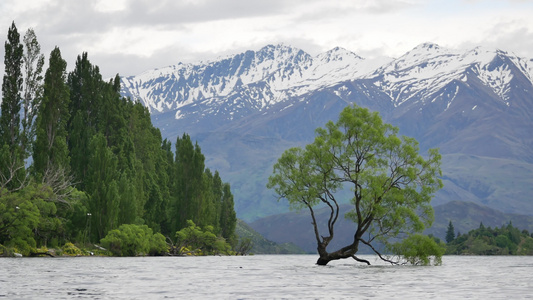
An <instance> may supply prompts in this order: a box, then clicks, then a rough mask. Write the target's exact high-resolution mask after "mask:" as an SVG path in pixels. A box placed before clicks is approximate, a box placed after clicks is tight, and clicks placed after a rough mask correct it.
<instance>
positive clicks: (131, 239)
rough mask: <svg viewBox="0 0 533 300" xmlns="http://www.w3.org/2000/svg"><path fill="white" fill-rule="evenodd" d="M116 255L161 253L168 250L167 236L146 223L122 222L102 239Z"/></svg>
mask: <svg viewBox="0 0 533 300" xmlns="http://www.w3.org/2000/svg"><path fill="white" fill-rule="evenodd" d="M101 244H102V246H103V247H105V248H107V249H108V250H110V251H111V252H112V253H113V254H114V255H116V256H139V255H141V256H142V255H161V254H164V253H166V252H167V244H166V242H165V237H164V236H163V235H162V234H160V233H156V234H154V233H153V232H152V229H150V228H148V226H146V225H135V224H122V225H120V227H119V228H118V229H114V230H111V231H110V232H109V233H108V234H107V235H106V237H105V238H103V239H102V240H101Z"/></svg>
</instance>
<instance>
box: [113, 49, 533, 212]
mask: <svg viewBox="0 0 533 300" xmlns="http://www.w3.org/2000/svg"><path fill="white" fill-rule="evenodd" d="M122 88H123V89H122V93H123V95H126V96H129V97H131V98H132V99H134V100H136V101H141V102H142V103H143V104H144V105H146V106H147V107H148V109H149V110H150V111H151V113H152V116H153V117H152V119H153V122H154V124H155V125H156V126H158V127H159V128H161V130H162V134H163V136H164V137H166V138H169V139H170V140H171V141H174V140H175V139H176V137H177V136H178V135H181V134H182V133H183V132H187V133H189V134H190V135H191V136H192V138H193V139H196V140H197V141H198V142H199V144H200V146H201V147H202V152H203V153H204V154H205V155H206V158H207V165H208V166H209V167H210V168H212V169H217V170H219V171H220V173H221V175H222V176H223V178H224V180H225V181H229V182H230V183H231V185H232V190H233V192H234V194H235V201H236V211H237V214H238V216H239V217H240V218H243V219H245V220H247V221H252V220H255V219H257V218H259V217H264V216H268V215H273V214H276V213H282V212H286V211H287V206H286V204H284V203H283V202H279V203H278V202H277V201H276V198H275V195H273V192H272V191H268V190H267V189H266V188H265V184H266V179H267V178H268V176H269V174H270V173H271V170H272V169H271V168H272V165H273V163H274V162H275V160H276V159H277V158H278V157H279V156H280V155H281V153H282V152H283V151H284V150H285V149H287V148H289V147H292V146H302V145H305V144H306V143H309V142H310V141H312V139H313V137H314V129H315V128H317V127H319V126H323V125H324V124H325V123H326V122H327V121H328V120H336V119H337V117H338V114H339V112H340V111H341V110H342V109H343V108H344V107H345V106H346V105H349V104H351V103H356V104H357V105H360V106H363V107H368V108H369V109H371V110H376V111H379V112H380V114H381V115H382V117H383V118H384V119H385V121H386V122H389V123H392V124H393V125H395V126H398V127H399V128H400V132H401V133H402V134H405V135H409V136H412V137H415V138H416V139H417V140H418V141H419V142H420V144H421V148H422V150H423V151H425V150H427V149H428V148H433V147H439V148H440V151H441V153H442V154H443V165H442V169H443V173H444V174H443V180H444V183H445V188H444V189H443V190H442V191H440V192H439V193H438V194H437V196H436V198H435V202H434V204H435V205H440V204H444V203H446V202H449V201H455V200H460V201H470V202H476V203H479V204H483V205H487V206H489V207H491V208H495V209H498V210H501V211H504V212H508V213H524V214H529V215H533V199H531V196H530V195H531V194H532V193H533V185H532V184H531V182H532V180H533V133H532V128H533V93H532V92H533V61H532V60H531V59H526V58H520V57H517V56H515V55H513V54H510V53H507V52H504V51H501V50H493V49H483V48H475V49H472V50H469V51H463V52H459V51H452V50H449V49H444V48H442V47H439V46H438V45H435V44H431V43H425V44H421V45H419V46H417V47H415V48H414V49H413V50H411V51H409V52H407V53H406V54H404V55H403V56H401V57H399V58H396V59H380V60H366V59H364V58H361V57H359V56H357V55H356V54H354V53H352V52H350V51H347V50H345V49H341V48H335V49H332V50H330V51H328V52H326V53H322V54H319V55H317V56H311V55H310V54H308V53H306V52H304V51H303V50H301V49H297V48H293V47H289V46H285V45H277V46H272V45H269V46H266V47H264V48H262V49H260V50H258V51H246V52H244V53H241V54H237V55H234V56H230V57H227V58H222V59H219V60H214V61H210V62H202V63H198V64H179V65H176V66H170V67H166V68H161V69H155V70H150V71H147V72H145V73H143V74H140V75H138V76H132V77H124V78H122Z"/></svg>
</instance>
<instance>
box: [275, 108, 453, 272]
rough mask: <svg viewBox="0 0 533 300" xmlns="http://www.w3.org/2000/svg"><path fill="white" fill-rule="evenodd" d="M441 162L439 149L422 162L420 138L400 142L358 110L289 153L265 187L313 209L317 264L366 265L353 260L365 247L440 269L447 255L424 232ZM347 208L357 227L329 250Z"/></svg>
mask: <svg viewBox="0 0 533 300" xmlns="http://www.w3.org/2000/svg"><path fill="white" fill-rule="evenodd" d="M440 159H441V157H440V154H439V152H438V150H437V149H430V150H429V152H428V156H427V158H424V157H422V156H421V155H420V154H419V147H418V142H417V141H416V140H415V139H413V138H410V137H405V136H398V128H396V127H394V126H392V125H390V124H386V123H384V122H383V121H382V119H381V117H380V116H379V115H378V113H376V112H370V111H369V110H368V109H365V108H361V107H358V106H355V105H354V106H348V107H346V108H345V109H344V110H343V111H342V112H341V113H340V116H339V119H338V121H337V122H336V123H334V122H332V121H330V122H328V123H327V124H326V126H325V128H318V129H317V130H316V137H315V140H314V142H313V143H311V144H308V145H307V146H306V147H305V148H291V149H288V150H287V151H285V152H284V153H283V154H282V156H281V157H280V158H279V159H278V161H277V163H276V164H275V165H274V169H273V174H272V175H271V176H270V177H269V182H268V185H267V186H268V187H269V188H272V189H274V190H275V191H276V193H277V194H278V195H279V197H280V199H286V200H287V201H288V202H289V203H290V205H291V206H292V207H293V208H298V209H299V208H306V209H308V210H309V213H310V215H311V219H312V225H313V228H314V233H315V238H316V242H317V250H318V254H319V258H318V261H317V264H319V265H326V264H328V263H329V262H330V261H332V260H338V259H343V258H354V259H356V260H358V261H363V262H366V263H368V264H369V262H368V261H365V260H362V259H360V258H358V257H357V256H355V254H356V253H357V252H358V250H359V246H360V245H361V244H364V245H367V246H368V247H370V248H371V249H372V250H373V251H374V252H375V253H376V254H378V255H379V256H380V257H381V258H382V259H383V260H386V261H389V262H391V263H400V262H401V258H403V259H404V261H405V260H407V261H409V262H417V263H423V264H427V263H429V259H428V258H429V257H434V258H436V259H435V262H436V263H438V262H439V261H440V257H441V256H442V254H443V249H442V248H441V247H440V246H438V245H436V243H435V242H434V240H433V239H432V238H430V237H427V236H422V235H419V233H421V232H422V231H423V230H424V228H425V227H426V226H429V225H431V223H432V222H433V208H432V207H431V205H430V201H431V199H432V197H433V194H434V193H435V192H436V191H437V190H438V189H440V188H441V187H442V182H441V180H440V179H439V176H440V175H441V170H440ZM344 202H349V203H351V205H352V209H351V211H350V212H348V213H347V214H346V215H345V217H346V218H348V219H350V220H352V221H353V222H354V235H353V239H352V240H350V241H347V242H346V246H344V247H342V248H340V249H336V250H333V251H330V250H329V249H327V247H328V245H329V243H330V242H331V240H332V239H333V238H334V236H335V224H336V223H337V221H338V218H339V217H340V216H339V204H340V203H344ZM316 207H327V208H329V211H330V214H329V218H328V220H327V221H326V224H327V225H326V228H321V227H320V226H319V225H318V224H319V220H317V219H316V217H315V213H314V210H315V208H316ZM414 241H416V242H414ZM383 253H393V254H396V255H398V256H385V255H383Z"/></svg>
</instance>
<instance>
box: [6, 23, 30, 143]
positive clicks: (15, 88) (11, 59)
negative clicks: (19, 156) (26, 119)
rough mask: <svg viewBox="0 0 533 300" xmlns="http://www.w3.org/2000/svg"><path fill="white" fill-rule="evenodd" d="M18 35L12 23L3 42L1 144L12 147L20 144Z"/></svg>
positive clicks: (20, 67)
mask: <svg viewBox="0 0 533 300" xmlns="http://www.w3.org/2000/svg"><path fill="white" fill-rule="evenodd" d="M23 52H24V51H23V46H22V44H21V43H20V35H19V33H18V31H17V27H16V26H15V22H13V23H12V25H11V27H10V28H9V31H8V34H7V41H6V42H5V56H4V65H5V70H4V72H5V74H4V79H3V82H2V106H1V115H0V137H1V139H2V140H1V144H7V145H9V146H10V148H11V150H12V152H13V150H14V147H19V143H20V115H19V113H20V104H21V91H22V82H23V79H22V54H23Z"/></svg>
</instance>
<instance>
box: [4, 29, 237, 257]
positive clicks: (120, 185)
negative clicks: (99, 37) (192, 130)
mask: <svg viewBox="0 0 533 300" xmlns="http://www.w3.org/2000/svg"><path fill="white" fill-rule="evenodd" d="M24 44H25V46H26V47H24V46H23V45H22V44H21V43H20V36H19V34H18V31H17V28H16V26H15V23H14V22H13V24H12V26H11V27H10V28H9V31H8V40H7V41H6V43H5V52H6V55H5V60H4V63H5V66H6V67H5V70H6V71H5V75H4V78H3V84H2V92H3V94H2V104H1V111H0V244H1V245H4V246H7V247H11V248H12V249H16V250H17V251H20V252H23V254H30V253H32V251H34V250H35V248H36V247H46V246H52V247H57V246H59V245H62V244H67V243H68V242H74V243H86V242H89V243H98V242H101V241H102V242H106V243H108V244H112V245H113V247H114V249H115V250H117V249H118V250H117V251H115V253H116V254H120V255H132V254H135V253H145V254H146V253H153V252H154V253H155V252H158V251H152V250H150V249H148V250H147V248H146V245H145V242H146V241H152V240H151V239H150V238H148V237H151V235H152V233H153V235H154V236H157V244H158V245H159V244H161V243H160V241H161V236H160V235H162V236H166V237H169V239H174V240H175V239H176V232H178V231H180V230H182V229H183V228H186V227H188V223H187V221H188V220H191V221H193V222H194V223H196V224H199V226H202V228H209V232H210V233H211V234H212V235H214V236H215V237H217V239H218V238H221V239H224V240H225V241H227V242H228V243H230V244H232V245H233V244H234V242H235V224H236V221H237V220H236V217H235V211H234V207H233V195H232V193H231V190H230V186H229V184H228V183H224V182H223V181H222V179H221V178H220V174H219V173H218V172H217V171H215V173H214V174H213V173H212V172H211V170H209V169H208V168H206V166H205V157H204V155H203V154H202V152H201V149H200V146H199V145H198V144H197V143H193V141H192V139H191V137H190V136H189V135H187V134H186V133H184V134H183V136H182V137H179V138H177V140H176V151H175V153H174V152H173V151H172V143H171V142H170V141H167V140H163V139H162V136H161V132H160V131H159V129H158V128H155V127H154V126H153V125H152V122H151V119H150V113H149V111H148V110H147V108H146V107H144V106H142V104H140V103H138V102H137V103H136V102H134V101H132V100H131V99H128V98H124V97H122V96H121V95H120V77H119V76H118V75H117V76H115V78H113V79H111V80H109V81H106V80H104V79H103V78H102V76H101V74H100V71H99V68H98V66H95V65H93V64H92V63H91V62H90V60H89V58H88V54H87V53H82V54H81V55H79V56H78V57H77V60H76V63H75V66H74V68H73V70H72V71H71V72H69V73H67V72H66V69H67V62H66V61H65V60H64V59H63V58H62V56H61V52H60V50H59V48H58V47H56V48H55V49H54V50H52V52H51V53H50V58H49V64H48V68H47V70H46V72H45V76H44V80H43V78H42V75H41V73H42V68H43V62H44V56H43V55H41V54H40V46H39V43H38V42H37V38H36V34H35V32H34V31H33V30H28V33H27V34H26V36H25V38H24ZM23 70H24V72H23ZM21 116H22V119H21ZM29 156H31V160H28V158H29ZM125 225H128V226H125ZM142 232H144V233H146V234H145V236H146V238H140V239H134V238H133V236H135V235H138V234H139V233H142ZM106 237H107V239H105V238H106ZM131 240H133V241H134V242H132V241H131ZM163 241H164V239H163ZM132 243H133V244H135V245H133V244H132ZM132 245H133V246H132ZM130 246H131V247H130ZM159 246H160V245H159ZM159 246H158V249H160V248H162V247H159ZM1 249H2V248H0V250H1ZM132 249H134V250H132ZM119 252H120V253H119ZM0 255H1V252H0Z"/></svg>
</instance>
